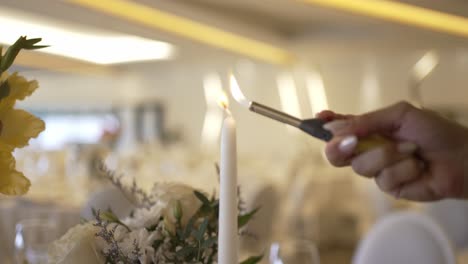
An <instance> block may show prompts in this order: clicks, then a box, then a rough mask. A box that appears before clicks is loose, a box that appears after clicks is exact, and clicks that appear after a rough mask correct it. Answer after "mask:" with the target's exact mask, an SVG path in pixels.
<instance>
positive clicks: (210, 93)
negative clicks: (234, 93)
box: [203, 73, 223, 108]
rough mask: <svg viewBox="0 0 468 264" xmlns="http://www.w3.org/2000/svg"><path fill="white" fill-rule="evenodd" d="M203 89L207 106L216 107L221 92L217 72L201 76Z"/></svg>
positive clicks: (221, 87)
mask: <svg viewBox="0 0 468 264" xmlns="http://www.w3.org/2000/svg"><path fill="white" fill-rule="evenodd" d="M203 90H204V92H205V101H206V106H207V108H212V107H214V108H218V106H219V98H220V97H221V96H222V93H223V85H222V83H221V78H220V77H219V74H217V73H211V74H208V75H206V76H205V77H204V78H203Z"/></svg>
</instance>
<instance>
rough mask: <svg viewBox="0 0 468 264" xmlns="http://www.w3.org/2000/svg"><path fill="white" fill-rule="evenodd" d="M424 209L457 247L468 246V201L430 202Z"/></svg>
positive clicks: (460, 248) (464, 247) (463, 247)
mask: <svg viewBox="0 0 468 264" xmlns="http://www.w3.org/2000/svg"><path fill="white" fill-rule="evenodd" d="M424 211H425V212H426V213H427V214H428V215H429V216H430V217H431V218H432V219H434V220H435V221H436V222H437V223H438V224H439V225H440V226H441V227H442V228H443V229H444V231H445V233H447V235H448V237H449V238H450V240H451V241H452V242H453V243H454V246H455V247H456V248H457V249H459V250H463V249H467V248H468V201H464V200H443V201H438V202H434V203H429V204H427V205H426V206H424Z"/></svg>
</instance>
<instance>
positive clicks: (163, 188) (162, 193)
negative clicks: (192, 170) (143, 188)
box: [152, 183, 202, 232]
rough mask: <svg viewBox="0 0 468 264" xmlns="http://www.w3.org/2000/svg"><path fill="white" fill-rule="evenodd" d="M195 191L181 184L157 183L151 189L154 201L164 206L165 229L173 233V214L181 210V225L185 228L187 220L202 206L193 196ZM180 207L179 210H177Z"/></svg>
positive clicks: (174, 218)
mask: <svg viewBox="0 0 468 264" xmlns="http://www.w3.org/2000/svg"><path fill="white" fill-rule="evenodd" d="M194 191H195V189H194V188H192V187H190V186H188V185H185V184H181V183H157V184H155V185H154V187H153V191H152V194H153V195H154V196H155V198H156V201H158V202H160V203H164V204H165V209H164V212H163V215H164V220H165V221H164V223H165V225H166V228H167V229H168V230H169V231H171V232H173V231H174V230H175V226H174V224H175V223H176V216H175V215H174V214H175V212H176V211H177V212H178V211H179V210H178V209H181V223H182V226H185V225H186V224H187V222H188V221H189V219H190V218H191V217H192V216H193V215H194V214H195V213H196V212H197V211H198V209H199V208H200V206H201V205H202V203H201V201H200V200H198V198H197V197H196V196H195V195H194V193H193V192H194ZM179 206H180V208H178V207H179Z"/></svg>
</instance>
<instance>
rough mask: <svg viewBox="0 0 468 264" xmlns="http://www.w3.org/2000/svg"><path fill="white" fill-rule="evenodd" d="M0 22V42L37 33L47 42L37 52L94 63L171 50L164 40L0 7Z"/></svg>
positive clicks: (143, 58)
mask: <svg viewBox="0 0 468 264" xmlns="http://www.w3.org/2000/svg"><path fill="white" fill-rule="evenodd" d="M0 25H1V28H2V30H1V34H0V43H3V44H6V45H11V44H13V43H14V42H15V41H16V40H17V39H18V37H19V36H20V35H19V34H21V35H26V36H28V37H29V38H37V37H41V38H42V39H43V41H42V42H41V44H43V45H51V46H50V47H48V48H44V49H40V50H38V51H39V52H44V53H50V54H54V55H60V56H65V57H69V58H73V59H78V60H83V61H88V62H92V63H96V64H115V63H125V62H133V61H147V60H158V59H167V58H170V57H171V55H172V54H173V52H174V48H173V46H172V45H170V44H168V43H165V42H161V41H155V40H150V39H145V38H141V37H136V36H131V35H123V34H119V33H113V32H108V31H96V30H91V29H89V28H84V27H77V26H71V25H69V24H64V23H60V22H57V21H52V20H49V19H43V18H37V17H33V16H31V15H27V14H25V13H17V12H12V11H11V10H6V9H0Z"/></svg>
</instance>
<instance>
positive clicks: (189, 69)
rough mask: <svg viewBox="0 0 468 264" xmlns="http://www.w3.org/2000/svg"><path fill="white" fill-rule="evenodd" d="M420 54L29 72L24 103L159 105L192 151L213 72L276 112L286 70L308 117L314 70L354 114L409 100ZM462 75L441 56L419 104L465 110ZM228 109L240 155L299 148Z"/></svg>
mask: <svg viewBox="0 0 468 264" xmlns="http://www.w3.org/2000/svg"><path fill="white" fill-rule="evenodd" d="M422 54H423V53H422V52H421V53H419V52H418V53H411V54H405V53H395V54H379V55H369V56H364V57H356V56H352V54H351V55H350V56H349V57H343V58H342V59H340V60H333V61H323V60H322V61H310V62H307V63H306V64H303V65H305V66H300V67H296V68H294V69H284V68H278V67H273V66H268V65H262V64H254V63H251V62H245V61H244V62H243V61H241V62H240V64H239V62H238V61H234V60H225V61H222V60H216V61H213V60H210V59H207V60H205V61H185V62H180V61H173V62H161V63H146V64H140V65H136V66H132V67H127V68H125V69H124V70H122V71H121V72H119V73H118V74H117V75H112V76H92V75H87V76H79V75H69V74H56V73H55V74H53V73H43V72H29V73H25V74H26V75H27V76H28V77H32V78H37V79H38V80H39V81H40V84H41V88H40V89H39V90H38V92H37V93H36V94H35V95H34V96H33V97H32V98H30V99H29V100H28V101H27V103H26V105H27V106H28V107H32V108H44V107H68V108H75V107H111V106H112V105H116V104H123V105H131V104H133V103H135V102H138V101H142V100H159V101H161V102H163V103H164V105H165V106H166V111H167V126H168V127H169V128H171V129H179V130H180V131H182V133H183V135H184V136H185V138H186V140H187V142H188V143H190V144H191V145H193V146H199V144H200V133H201V130H202V125H203V120H204V114H205V111H206V104H205V101H204V100H205V99H204V93H203V81H202V79H203V76H205V75H206V74H209V73H212V72H217V73H218V74H220V76H221V78H222V81H223V86H224V87H227V73H228V72H229V70H230V69H234V70H235V72H237V73H238V74H237V78H238V81H239V84H240V86H241V88H242V90H243V91H244V93H245V94H246V95H247V96H248V97H249V98H251V99H254V100H257V101H259V102H262V103H264V104H267V105H270V106H272V107H277V108H280V100H279V95H278V89H277V84H276V77H277V75H278V73H280V72H285V71H286V72H287V71H290V72H292V73H293V75H294V77H295V80H296V84H297V89H298V95H299V97H300V103H301V111H302V115H303V116H304V117H309V116H311V115H312V113H311V110H310V105H309V102H308V97H307V93H306V88H305V83H304V75H303V72H304V71H305V70H306V69H307V67H308V66H309V65H314V66H315V68H316V69H318V70H319V71H320V72H321V73H322V76H323V80H324V84H325V87H326V92H327V96H328V99H329V106H330V108H331V109H333V110H336V111H338V112H344V113H359V112H363V111H368V110H372V109H375V108H378V107H381V106H384V105H389V104H392V103H394V102H397V101H400V100H406V99H408V92H407V85H408V81H407V80H408V79H409V72H410V69H411V67H412V66H413V65H414V63H415V62H416V61H417V60H418V59H419V58H420V56H421V55H422ZM233 62H235V63H233ZM239 65H241V66H239ZM467 69H468V60H467V56H466V54H464V53H462V52H460V51H447V52H444V53H441V61H440V65H439V66H438V67H437V68H436V69H435V70H434V72H433V74H432V75H431V76H430V77H429V78H428V79H427V80H426V81H425V82H424V83H423V84H422V89H423V99H424V101H425V102H426V103H427V104H428V105H446V104H454V105H464V104H466V102H467V100H468V99H466V98H468V97H467V90H466V89H465V87H466V85H465V84H466V83H467V81H468V79H467V78H468V77H467V76H466V74H464V73H465V72H466V70H467ZM363 83H365V85H364V87H365V88H364V87H363ZM369 96H370V97H369ZM231 110H232V112H233V115H234V116H235V118H236V119H237V121H238V133H239V150H240V151H241V152H246V153H256V154H257V155H263V154H265V155H277V156H284V155H286V156H288V155H291V154H292V153H294V152H295V151H296V149H297V146H300V145H303V140H304V139H305V138H306V136H305V135H303V134H301V133H290V132H288V130H286V128H285V126H284V125H282V124H279V123H277V122H274V121H271V120H268V119H266V118H264V117H261V116H258V115H256V114H253V113H250V112H248V111H247V110H245V109H243V108H241V107H240V106H239V105H238V104H236V103H233V102H231ZM259 153H261V154H259Z"/></svg>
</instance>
